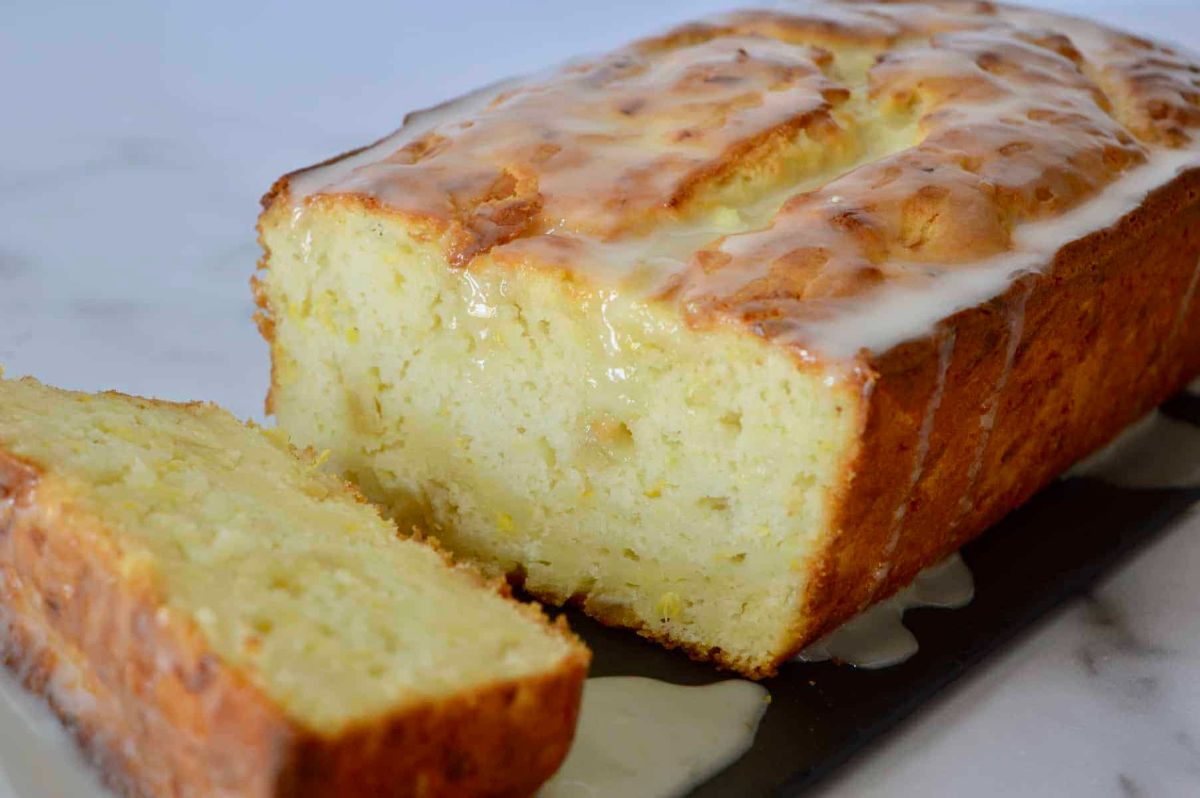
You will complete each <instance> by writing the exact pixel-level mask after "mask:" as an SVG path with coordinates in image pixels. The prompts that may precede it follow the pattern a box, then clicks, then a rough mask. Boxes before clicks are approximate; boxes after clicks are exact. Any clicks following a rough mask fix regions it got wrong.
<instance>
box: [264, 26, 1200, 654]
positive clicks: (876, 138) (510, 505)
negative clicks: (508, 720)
mask: <svg viewBox="0 0 1200 798" xmlns="http://www.w3.org/2000/svg"><path fill="white" fill-rule="evenodd" d="M1197 63H1198V62H1197V60H1196V59H1195V58H1193V57H1192V56H1189V55H1187V54H1184V53H1180V52H1178V51H1176V50H1174V49H1172V48H1170V47H1167V46H1164V45H1160V44H1156V43H1153V42H1149V41H1145V40H1143V39H1140V38H1137V37H1134V36H1130V35H1126V34H1123V33H1120V32H1116V31H1113V30H1110V29H1107V28H1104V27H1102V26H1099V25H1096V24H1093V23H1090V22H1086V21H1082V20H1078V19H1074V18H1069V17H1064V16H1060V15H1055V14H1050V13H1043V12H1036V11H1031V10H1026V9H1021V8H1017V7H1013V6H1005V5H998V4H991V3H952V2H945V3H938V2H919V3H883V4H878V3H857V2H829V3H813V4H808V5H802V4H798V5H795V6H788V7H787V8H785V9H779V10H770V11H743V12H735V13H732V14H728V15H725V16H721V17H715V18H711V19H707V20H702V21H699V22H696V23H692V24H688V25H684V26H682V27H679V28H677V29H675V30H673V31H669V32H667V33H665V34H663V35H661V36H657V37H654V38H649V39H645V40H642V41H639V42H636V43H634V44H632V45H630V46H628V47H625V48H622V49H620V50H618V51H616V52H613V53H611V54H609V55H605V56H601V57H598V58H594V59H590V60H585V61H580V62H574V63H571V64H569V65H567V66H564V67H561V68H559V69H557V70H553V71H550V72H547V73H544V74H540V75H536V76H533V77H530V78H526V79H520V80H515V81H508V82H504V83H500V84H496V85H494V86H492V87H489V88H486V89H483V90H481V91H479V92H476V93H475V94H472V95H469V96H467V97H465V98H462V99H460V100H457V101H454V102H451V103H447V104H445V105H443V106H439V107H437V108H434V109H430V110H428V111H423V112H420V113H416V114H411V115H409V116H408V117H407V118H406V119H405V123H404V126H403V127H402V128H401V129H400V130H398V131H397V132H396V133H394V134H392V135H391V136H389V137H387V138H385V139H383V140H381V141H379V142H377V143H376V144H374V145H371V146H369V147H366V148H364V149H362V150H359V151H356V152H353V153H350V154H347V155H345V156H342V157H340V158H336V159H334V160H332V161H328V162H326V163H324V164H322V165H319V166H317V167H313V168H311V169H307V170H302V171H300V172H296V173H294V174H291V175H288V176H286V177H284V178H282V179H281V180H279V181H278V182H277V183H276V184H275V186H274V187H273V188H272V190H271V191H270V193H269V194H268V195H267V196H266V198H265V199H264V211H263V214H262V217H261V219H260V234H261V239H262V243H263V245H264V249H265V252H266V254H265V256H264V258H263V260H262V262H261V264H260V265H261V267H262V271H261V272H260V274H259V275H258V276H257V277H256V279H255V292H256V295H257V298H258V302H259V304H260V306H261V308H262V311H261V313H260V316H259V323H260V328H261V330H262V332H263V334H264V336H265V337H266V338H267V339H268V340H269V341H270V342H271V347H272V358H273V374H272V388H271V394H270V397H269V399H268V407H269V409H270V410H271V411H272V412H274V413H275V414H276V415H277V417H278V420H279V423H280V425H281V427H282V428H283V429H285V430H286V431H287V432H288V433H289V434H290V435H291V436H292V437H293V439H294V440H295V441H296V442H297V443H299V444H300V445H311V446H314V447H316V448H319V449H328V450H329V451H330V459H329V464H330V466H331V467H332V468H334V469H335V470H336V471H338V472H339V473H341V474H344V475H345V476H347V477H348V478H350V479H351V480H352V481H354V482H356V483H357V484H358V485H359V486H360V487H361V489H362V490H363V492H364V493H365V494H366V495H367V496H368V497H369V498H371V499H372V500H373V501H376V502H378V503H379V504H381V505H382V506H383V507H384V508H386V511H387V512H388V513H389V514H391V515H392V516H394V517H395V518H397V519H399V520H401V522H402V525H403V526H408V525H410V524H418V525H421V526H424V527H426V528H428V529H429V530H430V531H431V532H432V533H433V534H435V535H436V536H437V537H438V538H439V539H440V540H441V541H443V542H444V544H445V545H446V546H448V547H449V548H450V549H452V550H453V551H455V552H456V553H460V554H462V555H465V556H467V557H470V558H472V559H474V560H476V561H478V562H479V563H481V564H482V565H483V566H484V567H485V568H487V569H488V570H490V571H492V572H495V573H505V574H509V575H510V576H512V577H514V578H516V579H519V580H521V581H522V582H523V584H524V585H525V587H526V588H527V589H528V590H530V591H532V592H533V593H534V594H536V595H538V596H540V597H542V598H544V599H547V600H550V601H556V602H563V601H568V600H572V601H575V602H578V603H579V604H581V605H582V606H583V607H584V608H585V609H586V610H587V611H588V612H589V613H591V614H593V615H595V616H596V617H599V618H601V619H602V620H605V621H607V622H610V623H615V624H622V625H627V626H631V627H634V628H637V629H639V630H640V631H641V632H642V633H643V634H646V635H648V636H651V637H654V638H656V639H658V640H660V641H662V642H664V643H666V644H669V645H678V646H683V647H685V648H686V649H687V650H688V651H689V652H690V653H692V654H693V655H694V656H698V657H703V658H710V659H713V660H715V661H717V662H718V663H720V664H723V665H725V666H728V667H731V668H735V669H738V670H740V671H742V672H743V673H746V674H749V675H763V674H768V673H771V672H773V670H774V669H775V668H776V667H777V666H778V664H779V663H780V662H782V661H783V660H784V659H786V658H787V657H788V656H790V655H791V654H792V653H794V652H795V651H796V650H798V649H799V648H800V647H801V646H803V645H804V644H806V643H808V642H810V641H812V640H814V639H816V638H817V637H819V636H821V635H822V634H824V633H825V632H828V631H829V630H830V629H832V628H833V627H834V626H836V625H837V624H838V623H840V622H842V621H843V620H845V619H846V618H848V617H850V616H851V615H853V614H854V613H856V612H858V611H860V610H862V609H863V608H865V607H866V606H868V605H869V604H870V603H872V602H874V601H877V600H879V599H881V598H884V597H886V596H887V595H890V594H891V593H892V592H894V591H895V590H897V589H898V588H899V587H902V586H903V585H905V584H907V582H909V581H910V580H911V579H912V578H913V576H914V575H915V574H916V573H917V572H918V571H919V570H920V569H921V568H922V567H924V566H926V565H929V564H931V563H933V562H936V561H937V560H939V559H941V558H942V557H944V556H946V555H947V554H949V553H950V552H952V551H954V550H955V549H956V548H958V547H959V546H960V545H961V544H962V543H963V542H965V541H966V540H968V539H970V538H971V537H972V536H974V535H976V534H978V533H979V532H980V531H982V530H983V529H984V528H986V527H987V526H988V525H990V524H991V523H994V522H995V521H996V520H997V519H999V518H1000V517H1001V516H1003V515H1004V514H1005V513H1006V512H1008V511H1009V510H1010V509H1012V508H1013V507H1014V506H1016V505H1018V504H1019V503H1021V502H1022V501H1024V500H1025V499H1026V498H1028V496H1030V495H1031V494H1032V493H1033V492H1034V491H1035V490H1036V489H1037V488H1038V487H1040V486H1042V485H1044V484H1045V483H1046V482H1047V481H1049V480H1050V479H1052V478H1054V476H1055V475H1057V474H1058V473H1060V472H1061V471H1062V470H1064V469H1065V468H1066V467H1068V466H1069V465H1070V464H1071V463H1072V462H1074V461H1075V460H1076V459H1078V458H1080V457H1081V456H1083V455H1084V454H1086V453H1087V452H1089V451H1091V450H1093V449H1094V448H1096V447H1098V446H1099V445H1101V444H1102V443H1104V442H1105V441H1106V440H1108V439H1109V438H1111V437H1112V436H1113V435H1114V434H1115V433H1116V432H1117V431H1118V430H1119V429H1120V428H1121V427H1122V426H1124V425H1125V424H1127V423H1129V422H1130V421H1132V420H1133V419H1134V418H1136V417H1137V416H1138V415H1139V414H1140V413H1142V412H1144V411H1145V410H1146V409H1147V408H1149V407H1150V406H1152V405H1153V404H1154V403H1156V402H1158V401H1161V400H1162V399H1164V398H1165V397H1166V396H1167V395H1169V393H1170V392H1171V391H1172V390H1174V389H1176V388H1177V387H1178V386H1180V385H1181V384H1182V382H1183V381H1184V380H1186V379H1187V378H1188V377H1190V376H1191V375H1192V374H1193V373H1194V372H1195V371H1196V370H1197V368H1198V367H1200V329H1198V327H1197V325H1198V324H1200V315H1198V313H1200V311H1197V309H1196V307H1195V305H1196V303H1195V302H1194V301H1193V299H1194V293H1195V288H1196V280H1197V276H1198V269H1197V267H1198V262H1200V224H1198V223H1197V218H1198V214H1200V210H1198V206H1197V185H1198V184H1200V170H1198V169H1197V166H1200V144H1198V143H1197V141H1196V139H1197V135H1198V133H1197V131H1198V129H1200V66H1198V65H1197Z"/></svg>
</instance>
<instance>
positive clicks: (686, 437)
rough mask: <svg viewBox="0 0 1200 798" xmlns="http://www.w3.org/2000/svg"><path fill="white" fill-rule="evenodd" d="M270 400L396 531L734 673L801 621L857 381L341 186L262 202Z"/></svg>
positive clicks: (767, 654) (769, 663)
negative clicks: (451, 234) (452, 250)
mask: <svg viewBox="0 0 1200 798" xmlns="http://www.w3.org/2000/svg"><path fill="white" fill-rule="evenodd" d="M262 234H263V240H264V242H265V244H266V246H267V248H268V250H269V252H270V258H269V268H268V269H267V271H266V272H265V274H264V275H263V276H262V277H261V278H260V279H261V283H260V289H259V293H260V296H261V298H262V301H263V303H264V305H265V307H266V309H267V311H268V312H269V315H270V318H271V326H272V329H273V336H274V341H273V352H274V362H275V379H274V385H273V388H272V403H273V408H274V411H275V413H276V414H277V416H278V419H279V423H280V426H281V428H282V429H285V430H286V431H287V432H288V434H289V435H291V436H292V438H293V440H294V441H296V442H297V443H298V444H299V445H304V446H312V447H314V448H316V449H320V450H328V451H329V452H330V458H329V464H330V465H331V466H332V467H333V468H334V469H336V470H337V471H338V472H340V473H342V474H344V475H346V476H347V477H349V478H350V479H351V480H352V481H354V482H356V483H357V484H358V485H359V486H360V488H361V489H362V490H363V492H364V493H365V494H366V495H367V496H368V497H369V498H370V499H371V500H373V501H375V502H377V503H379V504H380V505H381V506H383V507H384V508H385V509H386V511H387V512H388V513H389V514H390V515H391V516H393V517H394V518H396V519H397V520H398V521H399V522H400V524H401V526H404V527H406V526H408V525H412V524H416V525H419V526H423V527H425V528H428V529H430V530H431V531H432V533H433V534H434V535H435V536H436V537H437V538H438V539H439V540H441V541H442V542H443V543H444V544H445V545H446V546H447V547H448V548H450V549H451V550H452V551H453V552H454V553H455V554H457V555H461V556H464V557H467V558H470V559H472V560H474V561H476V562H479V563H481V564H482V565H483V566H484V567H485V568H486V569H487V570H489V571H491V572H492V573H504V574H509V575H517V576H518V577H519V578H520V579H521V580H522V582H523V584H524V586H525V588H526V589H527V590H529V591H531V592H532V593H534V594H535V595H537V596H540V597H542V598H545V599H548V600H551V601H554V602H566V601H574V602H577V603H579V604H581V605H582V606H583V608H584V609H585V610H586V611H587V612H589V613H590V614H592V615H594V616H596V617H598V618H600V619H602V620H605V621H606V622H609V623H614V624H619V625H625V626H632V627H635V628H637V629H639V630H641V632H642V633H643V634H645V635H648V636H651V637H654V638H656V639H659V640H661V641H663V642H665V643H668V644H670V645H676V646H681V647H684V648H686V649H688V650H689V651H690V652H691V653H693V654H694V655H696V656H700V657H703V658H708V659H713V660H716V661H717V662H719V663H722V664H724V665H727V666H730V667H733V668H736V669H738V670H741V671H743V672H746V673H749V674H761V673H765V672H769V671H770V670H771V669H772V668H773V667H774V665H775V664H776V663H777V662H778V660H779V659H780V658H782V657H783V656H785V655H786V654H787V653H789V652H790V651H791V650H792V649H794V648H795V647H796V646H797V645H798V644H799V643H800V642H801V641H802V640H803V639H804V637H805V629H806V627H807V626H808V625H809V623H810V621H809V619H808V618H807V617H806V616H805V610H804V608H803V607H802V603H803V601H804V599H803V598H802V597H805V596H806V595H807V592H808V591H809V590H810V589H812V588H813V587H814V580H815V579H816V578H817V577H818V576H819V571H820V567H821V564H820V560H821V557H822V556H823V553H824V550H823V546H824V545H825V544H826V543H827V535H828V527H829V524H830V518H831V514H832V512H833V510H834V500H835V496H836V495H837V493H838V491H839V490H841V488H842V487H843V484H842V480H843V479H844V473H845V470H844V466H845V464H846V463H847V462H848V460H849V458H850V457H852V456H853V453H854V451H855V441H856V437H855V436H856V433H857V431H858V429H859V425H860V418H859V413H860V407H859V404H858V403H859V400H860V396H859V391H858V387H857V384H856V383H854V382H853V381H850V380H841V379H833V378H831V377H830V376H829V374H827V373H825V372H823V371H821V370H819V369H811V368H807V367H805V366H804V365H803V364H801V363H799V362H798V361H797V359H796V358H795V357H794V356H793V355H791V354H789V353H787V352H786V351H783V350H781V349H778V348H775V347H771V346H769V345H767V344H765V343H764V342H763V341H762V340H761V339H758V338H756V337H754V336H752V335H748V334H746V333H745V332H744V331H742V330H738V329H733V328H729V329H725V328H718V329H713V330H709V331H706V332H703V333H697V332H695V331H693V330H691V329H689V327H688V325H687V324H685V323H684V321H683V320H682V319H681V318H680V317H679V316H678V315H677V314H676V313H674V312H673V311H672V310H671V308H669V307H668V306H667V305H666V304H664V303H653V302H645V301H634V300H631V299H629V298H627V297H625V296H624V295H623V294H622V293H621V292H619V291H617V290H613V288H612V287H611V286H608V287H601V286H595V285H590V284H588V283H586V282H583V281H579V280H575V279H571V277H570V276H569V275H566V274H564V273H563V272H561V271H559V270H556V269H555V268H553V264H547V263H545V262H536V261H530V262H526V263H517V264H514V263H511V262H509V263H505V264H497V263H496V262H494V261H492V260H490V259H488V258H486V257H484V258H479V259H477V260H476V261H475V262H474V263H473V264H472V265H471V267H470V268H469V269H461V268H452V267H451V266H450V264H449V263H448V258H449V255H448V253H447V252H446V250H445V249H444V248H442V242H439V241H438V240H436V239H433V240H430V238H429V237H428V231H427V230H425V229H422V227H421V226H420V225H414V224H411V223H406V221H405V219H404V218H403V217H401V216H400V215H397V214H388V213H384V212H378V211H375V210H373V209H371V207H370V206H369V205H368V206H364V205H362V204H360V203H357V202H353V201H347V202H341V201H331V200H319V201H315V202H313V203H311V204H309V206H308V207H307V208H306V209H305V210H304V211H303V212H300V213H297V214H295V215H293V213H292V211H291V209H290V208H288V207H287V206H286V204H284V203H279V205H277V206H276V207H274V208H273V209H271V210H269V211H268V212H267V214H266V215H265V216H264V220H263V225H262Z"/></svg>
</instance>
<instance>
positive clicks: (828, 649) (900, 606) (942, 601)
mask: <svg viewBox="0 0 1200 798" xmlns="http://www.w3.org/2000/svg"><path fill="white" fill-rule="evenodd" d="M974 596H975V583H974V580H973V579H972V578H971V571H970V569H969V568H967V564H966V563H965V562H963V559H962V557H961V556H960V555H959V554H957V553H956V554H952V555H951V556H949V557H947V558H946V559H944V560H942V561H941V562H940V563H938V564H937V565H933V566H930V567H929V568H926V569H925V570H924V571H922V572H921V573H919V574H917V578H916V579H914V580H913V582H912V584H911V585H909V586H908V587H906V588H904V589H903V590H901V591H899V592H898V593H896V594H895V595H894V596H892V597H891V598H889V599H887V600H885V601H881V602H879V603H878V604H876V605H874V606H872V607H870V608H868V609H867V610H866V611H865V612H863V613H861V614H859V615H857V616H855V617H854V618H851V619H850V620H849V621H847V622H846V623H844V624H842V625H841V626H839V627H838V628H837V629H834V630H833V631H832V632H830V633H829V634H828V635H826V636H825V637H823V638H821V639H820V640H818V641H817V642H815V643H813V644H812V645H810V646H808V647H807V648H805V649H804V650H803V651H801V652H800V653H799V654H798V655H796V659H797V660H798V661H800V662H823V661H825V660H830V659H832V660H837V661H838V662H844V663H846V664H849V665H853V666H855V667H858V668H868V669H873V668H886V667H888V666H891V665H898V664H899V663H901V662H904V661H905V660H907V659H908V658H909V657H911V656H912V655H913V654H916V653H917V649H918V644H917V639H916V637H914V636H913V633H912V632H910V631H909V630H908V629H907V628H906V627H905V626H904V622H903V618H904V611H905V610H908V609H912V608H914V607H942V608H948V609H956V608H958V607H965V606H966V605H967V604H969V603H971V599H972V598H974Z"/></svg>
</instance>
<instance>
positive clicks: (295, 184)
mask: <svg viewBox="0 0 1200 798" xmlns="http://www.w3.org/2000/svg"><path fill="white" fill-rule="evenodd" d="M523 81H524V79H522V78H511V79H508V80H502V81H499V82H497V83H492V84H490V85H488V86H484V87H483V88H481V89H476V90H475V91H473V92H471V93H470V94H466V95H463V96H462V97H459V98H458V99H455V100H451V101H450V102H447V103H443V104H441V105H436V106H434V107H433V108H426V109H424V110H421V111H416V112H414V113H411V114H409V115H408V117H407V118H406V119H405V120H404V124H403V125H401V127H400V128H399V129H398V130H396V131H394V132H392V133H391V134H389V135H387V136H385V137H383V138H382V139H380V140H379V141H377V142H375V143H374V144H372V145H370V146H368V147H364V148H363V149H362V150H361V151H359V152H356V153H355V154H353V155H349V156H346V157H344V158H339V159H337V160H334V161H331V162H330V163H326V164H321V165H319V166H314V167H311V168H309V169H305V170H303V171H301V172H297V173H296V174H294V175H292V176H291V177H289V178H288V193H289V198H290V200H291V202H292V207H293V209H298V208H299V207H300V206H301V205H302V204H303V202H304V200H306V199H308V198H309V197H311V196H313V195H314V194H319V193H325V192H328V193H342V192H351V191H354V190H355V189H356V183H355V179H354V178H355V175H354V173H355V171H356V170H358V169H359V168H360V167H363V166H368V165H371V164H375V163H378V162H379V161H381V160H383V159H384V158H386V157H387V156H389V155H391V154H392V153H394V152H396V151H397V150H399V149H401V148H402V147H404V145H406V144H408V143H409V142H411V141H415V140H416V139H418V138H420V137H421V136H423V135H425V134H426V133H428V132H430V131H431V130H433V129H434V128H442V131H441V132H443V133H444V134H452V133H453V129H452V128H451V127H450V123H452V122H456V121H461V120H465V119H469V118H470V117H471V116H472V115H474V114H477V113H478V112H480V111H482V110H483V109H484V108H486V107H487V106H488V104H489V103H491V102H492V101H493V100H495V99H496V98H497V97H499V96H500V95H501V94H502V93H504V92H505V91H508V90H509V89H511V88H513V87H514V86H517V85H519V84H520V83H522V82H523Z"/></svg>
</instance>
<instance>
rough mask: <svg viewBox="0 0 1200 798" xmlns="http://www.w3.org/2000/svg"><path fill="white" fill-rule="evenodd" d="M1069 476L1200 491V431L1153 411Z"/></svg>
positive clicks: (1067, 475) (1160, 412) (1079, 463)
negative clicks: (1198, 489) (1197, 488)
mask: <svg viewBox="0 0 1200 798" xmlns="http://www.w3.org/2000/svg"><path fill="white" fill-rule="evenodd" d="M1195 385H1196V383H1192V385H1190V386H1188V387H1189V390H1195V388H1194V386H1195ZM1065 476H1066V477H1090V478H1091V479H1098V480H1101V481H1103V482H1107V483H1109V484H1110V485H1117V486H1120V487H1123V488H1192V487H1200V428H1197V427H1195V426H1193V425H1192V424H1188V423H1186V422H1183V421H1177V420H1176V419H1173V418H1171V417H1170V416H1167V415H1165V414H1164V413H1163V412H1162V411H1160V410H1154V411H1151V412H1150V413H1148V414H1147V415H1146V416H1144V417H1143V418H1142V419H1141V420H1140V421H1138V422H1137V423H1135V424H1133V425H1131V426H1130V427H1128V428H1127V429H1126V430H1125V431H1124V432H1122V433H1121V434H1120V435H1118V436H1117V437H1116V438H1115V439H1114V440H1113V442H1112V443H1110V444H1109V445H1108V446H1105V447H1104V448H1103V449H1101V450H1100V451H1098V452H1096V453H1095V454H1092V455H1091V456H1089V457H1087V458H1085V459H1083V460H1081V461H1080V462H1078V463H1076V464H1075V467H1074V468H1072V469H1071V470H1070V471H1068V472H1067V473H1066V474H1065Z"/></svg>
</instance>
